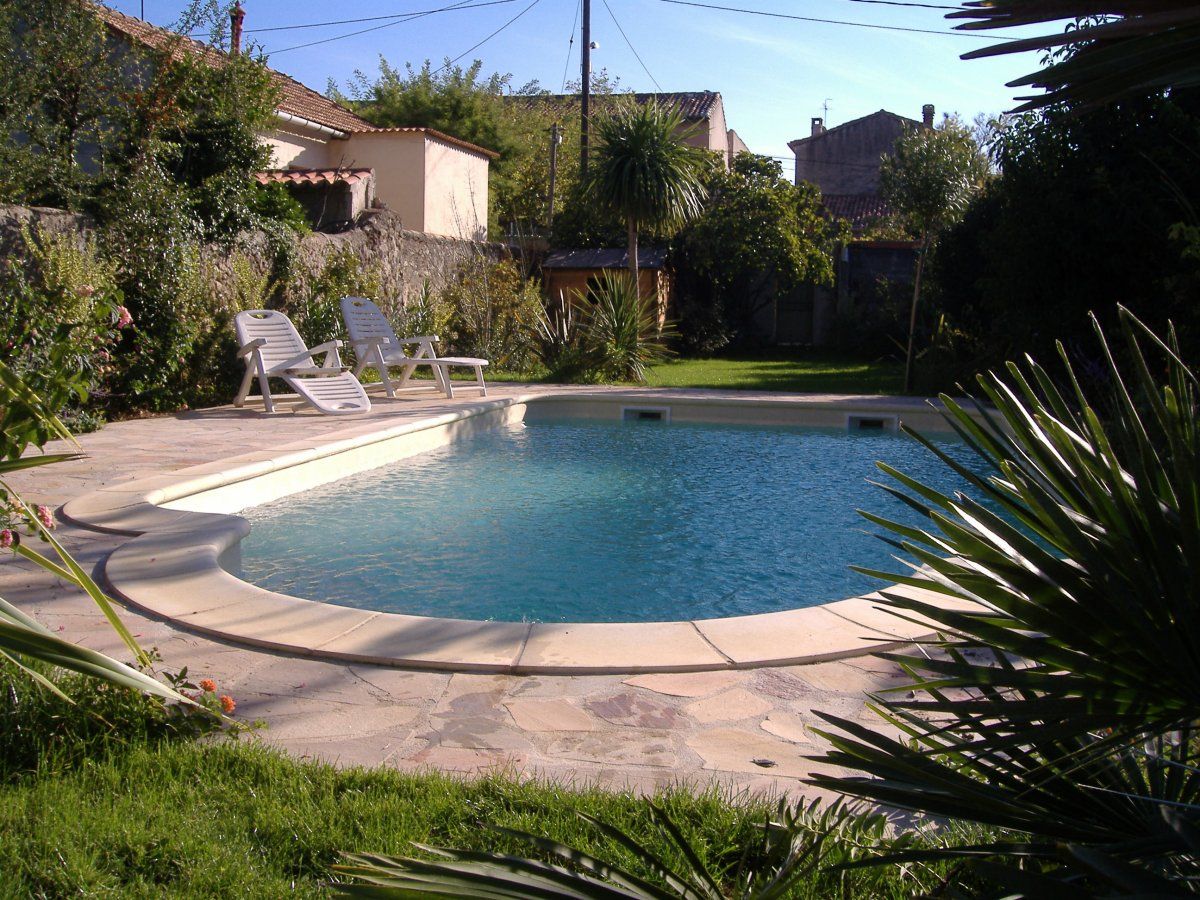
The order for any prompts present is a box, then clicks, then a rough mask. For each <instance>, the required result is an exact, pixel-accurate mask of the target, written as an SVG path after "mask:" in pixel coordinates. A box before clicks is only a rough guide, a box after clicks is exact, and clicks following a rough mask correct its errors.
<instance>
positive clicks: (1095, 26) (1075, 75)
mask: <svg viewBox="0 0 1200 900" xmlns="http://www.w3.org/2000/svg"><path fill="white" fill-rule="evenodd" d="M963 6H965V7H967V9H963V10H960V11H958V12H953V13H950V14H949V15H948V16H947V17H946V18H948V19H972V20H974V21H971V22H967V23H965V24H963V25H959V26H958V27H959V28H960V29H965V30H981V29H994V28H1015V27H1017V26H1021V25H1039V24H1043V23H1047V22H1066V23H1067V27H1066V28H1065V29H1064V30H1063V31H1061V32H1059V33H1058V34H1051V35H1043V36H1039V37H1033V38H1024V39H1018V40H1011V41H1006V42H1005V43H1003V44H998V45H995V46H992V47H985V48H983V49H982V50H974V51H972V52H970V53H965V54H963V59H979V58H981V57H986V56H997V55H999V54H1003V53H1021V52H1024V51H1028V50H1043V51H1049V52H1048V53H1047V54H1046V61H1047V63H1046V65H1045V67H1044V68H1042V69H1041V70H1039V71H1037V72H1034V73H1032V74H1030V75H1026V76H1025V77H1023V78H1018V79H1017V80H1016V81H1011V82H1009V86H1010V87H1036V88H1043V89H1044V90H1045V91H1046V93H1044V94H1040V95H1034V96H1030V97H1021V98H1018V99H1021V100H1025V101H1027V102H1026V103H1025V104H1024V105H1022V106H1019V107H1017V112H1022V111H1027V110H1032V109H1038V108H1041V107H1048V106H1054V105H1055V104H1058V103H1063V102H1066V103H1070V104H1072V105H1073V106H1076V107H1079V108H1086V109H1098V108H1100V107H1102V106H1105V105H1108V104H1111V103H1113V102H1115V101H1117V100H1121V99H1125V98H1130V97H1144V96H1146V95H1148V94H1153V93H1158V92H1160V91H1162V90H1164V89H1166V88H1172V89H1174V90H1187V89H1195V88H1196V87H1200V7H1198V6H1197V5H1196V4H1195V3H1194V2H1191V0H1153V2H1148V3H1147V2H1129V0H1067V2H1065V3H1046V2H1044V0H971V2H967V3H964V4H963Z"/></svg>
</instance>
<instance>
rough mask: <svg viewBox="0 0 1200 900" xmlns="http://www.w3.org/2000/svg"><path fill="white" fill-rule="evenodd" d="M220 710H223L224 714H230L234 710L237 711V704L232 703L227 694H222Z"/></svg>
mask: <svg viewBox="0 0 1200 900" xmlns="http://www.w3.org/2000/svg"><path fill="white" fill-rule="evenodd" d="M221 709H223V710H225V712H226V713H231V712H233V711H234V710H235V709H237V704H236V703H235V702H234V701H233V698H232V697H230V696H229V695H228V694H222V695H221Z"/></svg>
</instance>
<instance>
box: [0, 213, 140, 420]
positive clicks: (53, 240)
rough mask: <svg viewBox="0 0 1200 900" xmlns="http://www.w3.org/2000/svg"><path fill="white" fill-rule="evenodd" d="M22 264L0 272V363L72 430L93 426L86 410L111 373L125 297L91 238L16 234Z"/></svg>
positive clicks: (4, 267)
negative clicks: (93, 395)
mask: <svg viewBox="0 0 1200 900" xmlns="http://www.w3.org/2000/svg"><path fill="white" fill-rule="evenodd" d="M21 240H22V244H23V248H24V253H23V255H24V257H25V259H26V264H25V265H22V264H21V263H20V262H19V261H18V260H17V259H16V258H10V259H7V260H5V261H4V262H3V263H2V264H0V265H2V269H0V334H3V335H4V336H5V338H4V344H3V346H2V347H0V361H3V362H4V363H5V364H6V365H7V366H8V367H9V368H10V369H11V370H12V372H13V373H14V374H15V375H16V376H17V377H18V378H21V379H23V380H24V381H25V383H26V384H27V385H28V386H29V387H30V388H31V389H32V390H33V391H34V392H35V393H37V394H38V395H40V396H41V397H42V399H43V400H44V401H45V402H46V403H47V405H48V408H49V409H50V410H51V411H52V412H53V413H55V414H57V415H60V416H63V417H64V418H65V419H66V420H67V421H69V422H70V423H71V424H72V426H73V427H75V428H76V429H79V430H90V429H91V428H94V427H95V426H96V425H97V420H96V417H95V414H94V412H93V411H92V410H91V409H90V408H89V407H88V406H87V403H86V402H87V399H88V396H89V394H91V393H92V392H94V391H95V390H96V389H97V388H98V387H99V386H100V385H101V383H102V382H103V381H104V379H105V377H106V375H107V374H108V373H109V372H110V370H111V352H110V351H111V349H112V347H113V346H114V345H115V343H116V340H117V335H118V331H119V327H118V326H122V327H123V326H125V325H126V324H128V323H127V321H126V318H125V316H126V314H125V310H124V307H123V306H122V305H121V304H122V300H123V299H124V298H123V296H122V294H121V291H120V289H119V288H118V287H117V282H116V271H115V266H114V265H112V264H111V263H109V262H107V261H106V260H104V259H103V258H102V257H101V256H100V254H99V251H98V250H97V247H96V242H95V240H94V239H91V238H88V239H85V240H82V241H81V240H80V239H79V238H77V237H76V236H75V235H70V234H52V233H47V232H39V233H37V234H34V233H33V232H31V231H29V230H27V229H26V230H23V231H22V234H21Z"/></svg>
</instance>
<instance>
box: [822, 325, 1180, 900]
mask: <svg viewBox="0 0 1200 900" xmlns="http://www.w3.org/2000/svg"><path fill="white" fill-rule="evenodd" d="M1121 322H1122V329H1123V332H1124V335H1125V338H1126V354H1125V356H1126V359H1127V360H1128V362H1127V364H1126V365H1124V366H1121V365H1118V363H1117V362H1116V359H1115V355H1114V353H1113V352H1112V351H1111V349H1110V348H1109V345H1108V344H1107V342H1105V340H1104V335H1103V333H1102V332H1101V331H1100V329H1099V326H1096V331H1097V334H1098V335H1099V337H1100V341H1101V344H1102V346H1103V348H1104V352H1105V357H1106V359H1107V369H1108V375H1109V377H1110V379H1111V383H1112V387H1113V393H1114V397H1113V399H1112V400H1111V401H1110V402H1109V403H1107V404H1105V405H1103V406H1097V405H1095V404H1094V403H1093V402H1092V401H1091V400H1090V398H1089V397H1088V396H1087V394H1086V393H1085V391H1084V390H1083V389H1082V387H1081V386H1080V384H1079V382H1078V380H1077V379H1076V378H1075V375H1074V373H1073V372H1072V370H1071V366H1070V361H1069V360H1068V359H1067V357H1066V354H1065V353H1063V354H1062V355H1063V363H1064V367H1065V372H1066V384H1067V385H1068V387H1067V389H1066V390H1065V391H1062V390H1060V389H1059V386H1058V384H1057V383H1056V382H1055V380H1054V379H1052V378H1051V376H1050V375H1049V374H1048V373H1047V372H1046V371H1045V370H1043V369H1042V368H1041V367H1039V366H1038V365H1037V364H1036V363H1034V362H1033V361H1032V360H1028V361H1027V362H1026V364H1025V365H1024V366H1017V365H1010V367H1009V370H1008V374H1007V377H1001V376H998V375H995V374H989V375H987V376H981V377H980V385H981V387H982V389H983V391H984V393H985V395H986V396H987V398H988V399H989V400H990V401H991V403H992V405H993V406H994V407H995V413H992V412H990V411H988V410H987V409H986V408H985V407H983V406H982V405H978V406H977V407H976V412H977V413H978V414H980V415H982V417H983V418H984V419H985V421H986V424H984V425H980V424H978V423H977V422H976V421H975V420H974V419H973V418H972V417H971V416H970V415H968V413H967V410H966V409H964V408H963V407H961V406H960V405H958V404H957V403H955V402H954V401H953V400H951V399H950V398H948V397H944V398H943V400H944V401H945V403H946V408H947V418H948V420H949V421H950V423H951V425H953V426H954V428H955V429H956V430H957V431H958V432H959V433H960V435H962V437H963V439H964V440H965V441H966V442H967V443H968V445H969V446H970V447H972V448H973V449H974V450H975V451H976V452H977V453H978V454H979V456H980V457H982V458H983V459H984V460H985V461H987V462H988V463H990V464H991V467H992V470H993V474H992V475H991V476H990V477H988V478H980V477H979V476H976V475H973V474H972V473H970V472H969V471H967V470H966V469H964V468H963V467H961V466H959V465H957V464H955V463H954V462H953V461H952V460H950V459H949V458H947V457H946V456H945V455H944V454H942V453H941V452H940V451H938V449H937V448H936V447H935V446H934V445H932V444H928V442H926V444H927V446H929V448H930V449H931V450H932V451H933V452H935V453H937V454H938V455H939V456H941V457H942V458H943V460H945V461H946V463H947V464H948V465H950V466H951V467H953V468H954V469H956V470H957V471H958V472H959V473H960V474H961V475H963V476H964V477H966V478H968V479H969V480H971V481H972V482H973V483H974V485H975V487H976V488H977V489H978V490H979V491H980V492H981V493H982V494H983V495H984V496H985V497H986V498H987V500H988V501H989V502H990V504H991V506H992V507H994V508H995V509H996V510H998V511H993V509H989V508H988V506H985V505H984V504H983V503H981V502H978V501H975V500H972V499H970V498H968V497H965V496H963V495H961V494H960V495H956V496H947V495H944V494H942V493H939V492H937V491H934V490H932V489H930V488H928V487H926V486H924V485H922V484H920V483H918V482H917V481H915V480H914V479H911V478H909V477H907V476H905V475H904V474H903V473H900V472H898V471H896V470H894V469H891V468H890V467H887V466H882V465H881V468H882V469H883V470H884V472H885V473H887V474H888V475H890V476H891V477H892V478H893V479H894V480H895V481H896V482H897V483H898V485H899V487H892V486H888V487H887V489H888V490H889V491H890V492H891V493H893V494H894V495H895V496H898V497H900V498H901V499H903V500H905V502H907V503H909V504H910V505H911V506H913V507H915V508H916V509H918V510H920V511H921V512H923V513H925V514H926V515H927V516H928V519H929V522H930V524H929V526H927V527H926V528H924V529H922V528H914V527H910V526H906V525H901V524H899V523H895V522H892V521H889V520H887V519H883V518H881V517H878V516H874V515H870V514H865V515H866V516H867V518H868V519H869V520H870V521H872V522H874V523H876V524H878V525H881V526H883V527H884V528H886V529H887V530H889V531H891V532H892V533H893V534H894V535H895V538H893V539H891V540H892V542H893V543H894V545H895V546H896V547H897V548H898V549H900V550H902V551H904V552H905V553H906V554H908V555H909V556H911V557H912V558H913V560H914V562H913V563H912V564H911V565H912V567H913V569H914V570H915V571H910V572H909V573H901V574H896V573H885V572H869V574H874V575H877V576H879V577H881V578H886V579H889V580H892V581H898V582H902V583H907V584H914V585H920V586H922V587H925V588H927V589H928V590H931V591H933V592H935V593H938V594H941V595H943V596H944V597H946V598H951V599H954V600H957V601H962V602H959V603H957V604H954V605H942V604H939V603H936V602H934V603H931V602H926V601H923V600H920V599H914V597H913V596H912V595H907V596H902V595H900V594H899V593H896V592H894V591H884V600H883V601H882V603H883V605H884V606H885V607H886V608H888V609H890V610H892V611H893V612H895V613H897V614H898V615H901V616H905V617H921V618H923V619H925V620H927V621H931V622H933V623H934V624H935V625H936V626H937V627H938V628H939V629H941V631H942V632H943V633H944V634H945V636H946V637H945V639H944V640H943V641H940V642H937V643H936V644H935V646H934V647H933V648H931V650H930V651H929V652H926V653H925V654H922V655H917V656H914V655H912V654H889V655H888V658H890V659H892V660H894V661H896V662H898V663H900V664H901V665H902V666H904V667H905V668H906V669H907V670H908V671H909V672H910V673H911V674H912V675H913V677H914V683H913V684H912V685H910V686H908V687H906V688H905V690H908V691H913V690H915V696H914V697H913V699H907V698H897V699H888V698H886V697H883V696H877V697H875V698H874V700H875V706H876V709H877V710H878V711H879V712H880V713H881V714H882V715H883V716H884V718H885V719H887V720H888V721H889V722H890V723H891V724H892V725H894V726H895V727H896V728H898V729H899V730H900V731H901V733H902V734H904V735H906V737H907V741H906V742H902V741H896V740H892V739H890V738H887V737H884V736H882V735H879V734H876V733H875V732H873V731H871V730H869V729H866V728H864V727H862V726H861V725H859V724H856V723H854V722H850V721H846V720H842V719H838V718H836V717H833V716H824V718H825V719H826V721H828V722H830V723H831V724H832V725H835V726H836V727H837V728H838V729H839V731H838V732H832V731H829V732H823V734H824V736H825V737H826V738H827V739H828V740H830V742H831V743H832V744H833V747H834V750H833V751H832V752H831V753H829V754H828V756H827V757H825V759H826V760H827V761H829V762H834V763H836V764H838V765H841V766H845V767H847V768H851V769H856V770H859V771H862V772H864V773H866V774H867V775H868V776H870V777H852V778H834V777H824V776H815V777H814V778H813V782H814V783H816V784H820V785H821V786H823V787H827V788H833V789H835V790H840V791H843V792H846V793H848V794H851V795H855V796H859V797H864V798H869V799H872V800H877V801H880V802H884V803H888V804H891V805H894V806H900V807H905V808H909V809H916V810H922V811H926V812H930V813H933V814H936V815H942V816H949V817H953V818H958V819H965V820H970V821H975V822H980V823H985V824H989V825H996V826H1000V827H1003V828H1008V829H1013V830H1015V831H1019V832H1027V833H1029V834H1030V835H1031V837H1030V839H1028V840H1024V841H1021V842H1020V843H1014V844H1005V845H999V846H989V847H984V848H970V849H969V850H964V851H961V852H966V853H968V854H970V855H974V856H995V855H1000V856H1010V857H1022V856H1024V857H1039V858H1043V859H1048V860H1057V861H1059V863H1060V864H1061V865H1062V866H1063V869H1062V872H1063V873H1065V874H1063V877H1064V878H1068V879H1070V878H1075V879H1078V878H1080V877H1082V876H1081V872H1083V873H1087V877H1089V878H1092V879H1094V880H1096V879H1098V880H1104V879H1106V878H1116V879H1118V881H1119V879H1120V877H1123V876H1122V875H1121V873H1122V872H1125V875H1128V876H1129V878H1131V879H1132V878H1133V877H1134V875H1137V874H1139V873H1140V875H1141V876H1144V878H1145V879H1147V880H1149V881H1153V880H1154V879H1156V878H1158V879H1162V878H1165V879H1168V880H1170V881H1172V882H1173V883H1174V884H1175V885H1176V887H1177V888H1178V887H1179V886H1180V885H1182V884H1188V883H1190V882H1189V881H1187V880H1186V879H1189V878H1191V877H1192V876H1194V875H1196V874H1197V871H1198V869H1197V858H1198V857H1197V850H1198V849H1200V841H1197V839H1196V835H1197V833H1200V769H1198V768H1196V767H1195V765H1194V764H1193V763H1194V759H1195V752H1196V747H1197V746H1198V739H1197V734H1196V732H1195V731H1194V730H1193V725H1194V724H1195V723H1196V722H1198V721H1200V426H1198V424H1197V412H1198V406H1197V402H1198V394H1200V384H1198V382H1197V379H1196V376H1195V375H1194V374H1193V373H1192V371H1191V370H1190V369H1188V367H1187V366H1186V365H1185V364H1184V363H1183V362H1182V361H1181V360H1180V359H1179V357H1178V353H1177V346H1176V343H1175V341H1174V339H1173V337H1168V340H1167V341H1166V342H1163V341H1160V340H1158V339H1157V338H1156V337H1155V336H1154V335H1152V334H1151V333H1150V332H1149V331H1148V330H1147V329H1146V328H1145V327H1144V326H1142V325H1141V323H1139V322H1138V321H1137V320H1136V319H1135V318H1133V316H1132V315H1131V314H1129V313H1128V312H1127V311H1125V310H1121ZM1146 343H1149V344H1150V345H1152V347H1153V350H1154V356H1153V359H1154V366H1153V371H1162V370H1165V372H1166V380H1165V383H1161V384H1160V383H1158V382H1157V381H1156V379H1155V377H1154V376H1153V375H1152V366H1151V363H1150V362H1148V360H1147V358H1146V356H1145V355H1144V354H1143V346H1144V345H1145V344H1146ZM1126 870H1128V871H1126ZM1113 883H1116V882H1113Z"/></svg>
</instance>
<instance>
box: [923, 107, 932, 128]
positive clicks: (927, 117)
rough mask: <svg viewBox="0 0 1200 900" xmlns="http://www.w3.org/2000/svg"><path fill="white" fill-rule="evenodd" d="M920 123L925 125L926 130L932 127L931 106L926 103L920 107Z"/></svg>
mask: <svg viewBox="0 0 1200 900" xmlns="http://www.w3.org/2000/svg"><path fill="white" fill-rule="evenodd" d="M921 121H922V122H924V123H925V127H926V128H932V127H933V104H932V103H926V104H925V105H924V106H922V107H921Z"/></svg>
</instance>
